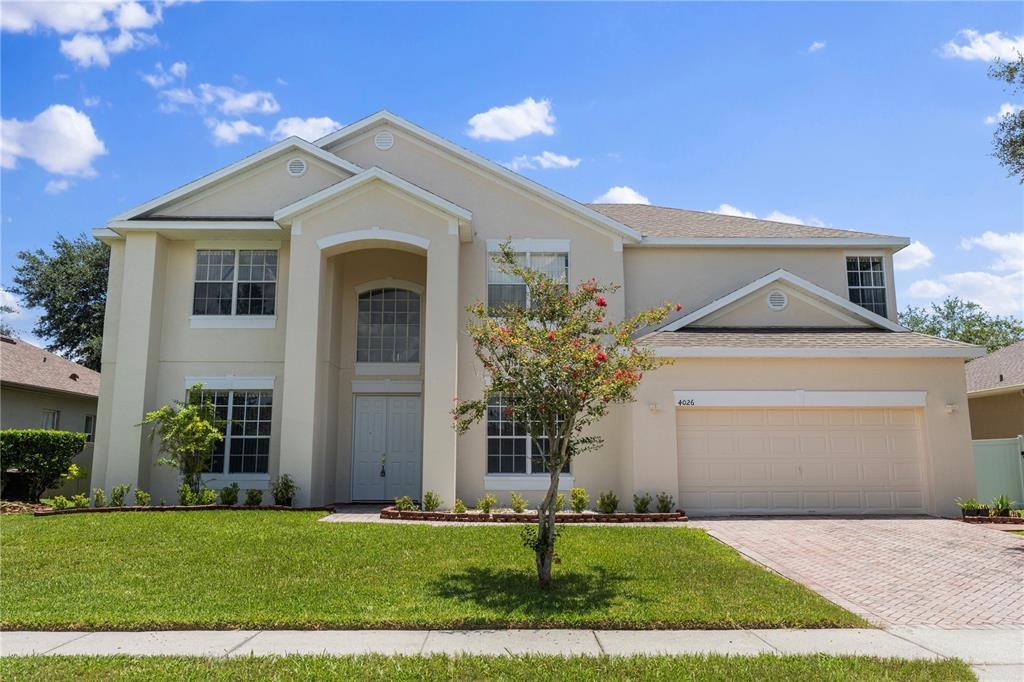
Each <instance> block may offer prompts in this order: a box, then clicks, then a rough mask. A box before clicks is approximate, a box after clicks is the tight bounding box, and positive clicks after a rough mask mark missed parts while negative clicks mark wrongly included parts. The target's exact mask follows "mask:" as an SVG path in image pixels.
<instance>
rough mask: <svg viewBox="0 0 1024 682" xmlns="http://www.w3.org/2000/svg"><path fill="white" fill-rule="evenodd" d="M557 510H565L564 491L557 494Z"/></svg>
mask: <svg viewBox="0 0 1024 682" xmlns="http://www.w3.org/2000/svg"><path fill="white" fill-rule="evenodd" d="M555 511H556V512H563V511H565V495H563V494H562V493H558V494H557V495H555Z"/></svg>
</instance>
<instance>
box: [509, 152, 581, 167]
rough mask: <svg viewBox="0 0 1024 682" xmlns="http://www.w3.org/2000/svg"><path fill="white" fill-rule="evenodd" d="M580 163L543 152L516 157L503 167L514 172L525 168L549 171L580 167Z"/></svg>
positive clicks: (559, 155)
mask: <svg viewBox="0 0 1024 682" xmlns="http://www.w3.org/2000/svg"><path fill="white" fill-rule="evenodd" d="M580 161H581V159H570V158H569V157H568V156H565V155H563V154H555V153H554V152H549V151H544V152H541V153H540V154H537V155H536V156H517V157H515V158H514V159H512V160H511V161H509V162H508V163H506V164H504V165H505V167H506V168H511V169H512V170H514V171H519V170H523V169H527V168H533V169H536V168H543V169H544V170H550V169H552V168H575V167H576V166H578V165H580Z"/></svg>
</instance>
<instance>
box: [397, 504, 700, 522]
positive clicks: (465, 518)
mask: <svg viewBox="0 0 1024 682" xmlns="http://www.w3.org/2000/svg"><path fill="white" fill-rule="evenodd" d="M380 518H382V519H390V520H398V521H445V522H447V523H466V522H477V523H535V522H536V520H537V515H536V514H532V513H531V514H527V513H525V512H524V513H521V514H515V513H509V512H500V513H495V514H481V513H473V514H471V513H469V512H466V513H463V514H455V513H453V512H438V511H433V512H428V511H419V510H412V511H399V510H398V509H395V507H394V506H390V507H384V508H383V509H381V510H380ZM688 520H689V519H687V517H686V513H685V512H684V511H683V510H682V509H678V510H676V511H674V512H647V513H644V514H640V513H637V512H617V513H614V514H601V513H597V514H569V513H556V514H555V522H556V523H665V522H670V521H688Z"/></svg>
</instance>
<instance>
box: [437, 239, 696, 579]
mask: <svg viewBox="0 0 1024 682" xmlns="http://www.w3.org/2000/svg"><path fill="white" fill-rule="evenodd" d="M494 258H495V262H496V263H497V265H498V266H499V268H500V269H501V270H502V271H503V272H505V273H506V274H511V275H514V276H516V277H518V278H520V279H521V280H522V281H523V282H525V283H526V287H527V292H528V294H527V296H528V298H527V301H528V303H527V305H526V306H517V305H508V306H505V307H504V308H502V309H501V310H500V311H497V312H496V315H495V316H490V315H488V311H487V307H486V305H485V304H484V303H481V302H477V303H476V304H474V305H472V306H470V307H469V312H470V313H472V314H473V316H474V318H475V319H474V321H471V322H470V323H469V324H468V325H467V333H468V334H469V336H470V338H472V339H473V348H474V352H475V353H476V356H477V358H478V359H479V360H480V362H481V363H482V365H483V368H484V371H485V372H486V374H487V377H488V379H489V381H487V382H485V385H484V390H483V397H482V398H481V399H479V400H463V401H457V404H456V407H455V409H454V410H453V412H452V414H453V417H454V420H455V429H456V431H457V432H458V433H460V434H461V433H465V431H466V430H467V429H469V427H470V426H471V425H472V424H473V423H475V422H477V421H479V420H480V419H481V418H483V416H484V415H485V414H486V413H487V407H488V402H489V400H490V398H491V397H492V396H494V397H499V396H501V397H504V398H505V400H504V401H503V404H505V405H507V406H508V407H506V408H505V411H506V414H505V418H506V419H510V420H513V421H515V422H517V423H519V424H524V425H526V426H527V430H528V432H529V434H530V437H531V438H532V440H533V444H534V448H533V450H534V452H535V453H537V455H536V456H537V459H539V460H540V462H541V464H542V470H543V471H546V472H548V475H549V477H550V483H549V485H548V490H547V494H546V495H545V496H544V500H543V502H541V504H540V508H539V509H538V511H537V527H536V529H532V528H531V529H528V530H527V532H526V533H524V541H525V543H526V544H527V546H528V547H530V548H531V549H533V550H534V552H535V553H536V557H537V578H538V580H539V582H540V586H541V588H547V587H548V586H550V585H551V567H552V563H553V562H554V561H555V537H556V532H555V511H556V508H555V503H556V498H557V495H558V479H559V476H560V475H561V473H562V471H563V469H564V468H565V467H566V466H567V465H568V463H569V462H570V461H572V459H573V458H574V457H578V456H579V455H581V454H583V453H584V452H587V451H588V450H593V449H595V448H598V447H599V446H600V445H601V441H602V439H601V438H600V437H598V436H595V435H586V431H587V427H589V426H591V425H593V424H595V423H596V422H598V421H599V420H600V419H601V418H602V417H603V416H604V415H605V414H606V413H607V412H608V406H609V404H611V403H624V402H629V401H631V400H633V399H634V395H635V389H636V386H637V384H638V383H639V382H640V379H641V378H642V376H643V372H644V371H647V370H650V369H654V368H655V367H657V366H658V365H659V364H660V361H659V360H658V359H657V358H655V357H654V356H653V355H652V354H651V353H650V352H649V351H648V350H645V349H643V348H640V347H638V346H637V345H636V344H635V343H634V342H633V334H634V333H635V332H637V331H638V330H640V329H642V328H644V327H647V326H649V325H652V324H656V323H658V322H660V321H661V320H663V319H664V318H665V315H666V314H667V313H668V312H669V310H671V309H672V306H671V305H669V304H666V305H664V306H662V307H661V308H655V309H653V310H648V311H645V312H642V313H640V314H638V315H636V316H634V317H632V318H630V319H628V320H625V321H622V322H617V323H616V322H613V321H611V320H608V319H607V318H606V308H607V306H608V302H607V299H606V295H607V294H609V293H611V292H613V291H615V290H616V289H618V287H617V286H615V285H598V284H597V283H596V282H595V281H593V280H590V281H587V282H584V283H582V284H580V285H579V286H577V287H575V288H572V289H570V288H568V286H567V283H566V282H564V281H560V280H555V279H552V278H551V277H549V276H547V275H545V274H544V273H542V272H538V271H536V270H532V269H529V268H527V267H524V266H523V265H521V264H520V263H518V262H517V260H516V257H515V254H514V253H513V252H512V250H511V246H510V245H509V244H508V243H505V244H503V245H502V246H501V253H500V254H498V255H495V257H494ZM675 308H676V310H678V309H679V306H676V307H675ZM537 459H535V460H534V461H535V462H536V461H537ZM535 469H536V465H535Z"/></svg>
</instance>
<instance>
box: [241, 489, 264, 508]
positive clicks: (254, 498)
mask: <svg viewBox="0 0 1024 682" xmlns="http://www.w3.org/2000/svg"><path fill="white" fill-rule="evenodd" d="M261 504H263V491H262V490H259V489H258V488H249V489H248V490H246V491H245V506H246V507H258V506H260V505H261Z"/></svg>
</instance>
